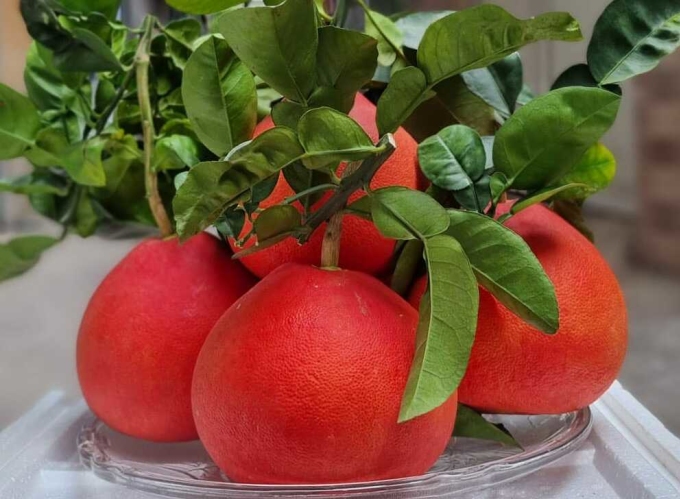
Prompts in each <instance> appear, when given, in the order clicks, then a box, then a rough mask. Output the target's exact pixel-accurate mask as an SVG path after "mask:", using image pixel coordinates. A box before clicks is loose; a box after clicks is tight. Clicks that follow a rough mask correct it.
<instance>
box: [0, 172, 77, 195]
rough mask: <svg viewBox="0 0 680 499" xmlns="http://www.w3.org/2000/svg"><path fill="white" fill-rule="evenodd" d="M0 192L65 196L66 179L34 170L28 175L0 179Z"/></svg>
mask: <svg viewBox="0 0 680 499" xmlns="http://www.w3.org/2000/svg"><path fill="white" fill-rule="evenodd" d="M0 192H11V193H13V194H54V195H55V196H66V195H67V194H68V184H67V182H66V180H63V179H60V178H59V177H55V176H53V175H44V174H41V173H40V172H34V173H32V174H30V175H23V176H21V177H16V178H13V179H7V178H2V179H0Z"/></svg>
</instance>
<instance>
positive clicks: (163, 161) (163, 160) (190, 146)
mask: <svg viewBox="0 0 680 499" xmlns="http://www.w3.org/2000/svg"><path fill="white" fill-rule="evenodd" d="M198 154H199V151H198V144H196V142H194V141H193V140H192V139H191V138H189V137H186V136H184V135H169V136H167V137H162V138H160V139H158V140H157V141H156V145H155V147H154V149H153V160H152V166H153V169H154V170H155V171H161V170H181V169H183V168H186V167H191V166H194V165H195V164H197V163H199V162H200V159H199V157H198Z"/></svg>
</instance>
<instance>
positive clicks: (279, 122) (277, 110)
mask: <svg viewBox="0 0 680 499" xmlns="http://www.w3.org/2000/svg"><path fill="white" fill-rule="evenodd" d="M307 111H309V108H308V107H306V106H303V105H301V104H298V103H297V102H291V101H288V100H283V101H281V102H279V103H278V104H276V105H275V106H274V107H273V108H272V111H271V113H272V120H274V123H275V124H276V126H285V127H287V128H290V129H291V130H295V131H297V127H298V123H299V121H300V118H302V115H303V114H305V113H306V112H307Z"/></svg>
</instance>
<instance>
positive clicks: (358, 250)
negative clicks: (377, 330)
mask: <svg viewBox="0 0 680 499" xmlns="http://www.w3.org/2000/svg"><path fill="white" fill-rule="evenodd" d="M350 116H351V117H352V118H354V119H355V120H356V121H357V122H358V123H359V124H360V125H361V126H362V127H363V129H364V130H366V132H367V133H368V135H369V136H370V137H371V139H372V140H373V141H374V142H375V141H377V140H378V139H379V137H378V129H377V127H376V124H375V117H376V108H375V106H374V105H373V103H371V101H369V100H368V99H367V98H366V97H364V96H363V95H361V94H357V96H356V100H355V103H354V107H353V108H352V111H351V112H350ZM273 126H274V123H273V121H272V119H271V118H270V117H268V118H265V119H264V120H263V121H262V122H260V123H259V124H258V126H257V128H256V129H255V136H257V135H259V134H261V133H262V132H264V131H266V130H269V129H270V128H272V127H273ZM394 138H395V141H396V143H397V150H396V151H395V152H394V154H393V155H392V156H391V157H390V159H388V160H387V161H386V162H385V163H384V164H383V165H382V167H381V168H380V170H378V173H376V175H375V177H373V181H372V182H371V187H372V188H373V189H378V188H380V187H387V186H391V185H401V186H404V187H409V188H411V189H417V188H419V187H422V185H421V181H420V178H421V177H420V167H419V166H418V143H417V142H416V141H415V140H414V139H413V138H412V137H411V136H410V135H409V134H408V132H406V131H405V130H404V129H403V128H400V129H399V130H397V132H396V133H395V134H394ZM343 170H344V165H341V166H340V168H338V174H339V175H340V174H342V171H343ZM293 194H295V192H294V191H293V189H292V188H291V187H290V186H289V185H288V183H287V182H286V180H285V178H284V177H283V174H281V176H280V177H279V181H278V183H277V184H276V187H275V188H274V191H273V192H272V194H271V195H270V196H269V198H267V199H266V200H265V201H264V202H262V203H261V204H260V207H261V208H268V207H270V206H274V205H276V204H279V203H280V202H281V201H283V200H284V199H286V198H287V197H290V196H292V195H293ZM362 195H363V193H362V192H357V193H355V195H354V196H353V197H352V198H351V199H350V202H353V201H356V200H357V199H359V198H360V197H361V196H362ZM329 197H330V193H329V194H326V196H324V197H323V198H322V199H321V200H319V201H318V202H317V203H316V204H315V205H314V206H313V207H312V208H313V209H314V210H316V209H317V208H318V207H319V206H321V205H322V204H323V203H324V202H325V201H326V200H327V199H328V198H329ZM294 206H296V207H297V208H299V209H300V210H301V209H302V206H301V205H300V203H295V204H294ZM251 228H252V225H251V224H250V223H249V222H248V221H246V225H245V226H244V229H243V233H244V234H245V233H248V232H250V230H251ZM324 229H325V224H324V225H322V226H321V227H320V228H319V229H318V230H317V231H316V232H315V234H314V235H313V236H312V238H311V239H310V240H309V241H308V242H307V243H306V244H304V245H302V246H301V245H299V244H298V243H297V241H295V240H294V239H291V238H289V239H286V240H284V241H283V242H281V243H279V244H277V245H275V246H272V247H269V248H267V249H265V250H262V251H260V252H258V253H255V254H252V255H249V256H247V257H245V258H243V259H242V260H241V262H242V263H243V264H244V265H245V266H246V267H247V268H248V269H249V270H250V271H251V272H252V273H253V274H255V275H256V276H258V277H264V276H265V275H267V274H269V273H270V272H271V271H272V270H274V269H275V268H276V267H278V266H279V265H282V264H284V263H289V262H295V263H305V264H309V265H318V264H319V261H320V255H321V242H322V240H323V233H324ZM255 241H256V238H251V239H250V240H249V241H248V242H247V243H246V244H245V245H244V248H249V247H250V246H252V245H254V244H255ZM394 244H395V242H394V240H392V239H388V238H385V237H383V236H382V235H381V234H380V233H379V232H378V230H377V229H376V228H375V226H374V225H373V224H372V223H371V222H370V221H368V220H364V219H361V218H358V217H353V216H348V217H345V218H344V220H343V222H342V242H341V247H342V249H341V251H340V255H341V256H340V266H341V267H342V268H346V269H350V270H358V271H361V272H366V273H368V274H372V275H379V274H381V273H383V272H385V271H386V270H387V269H388V268H389V264H390V261H391V259H392V252H393V250H394ZM232 249H233V250H234V251H235V252H238V251H240V249H241V248H238V247H236V246H235V245H234V244H233V242H232Z"/></svg>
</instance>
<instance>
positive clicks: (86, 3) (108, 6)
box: [59, 0, 121, 19]
mask: <svg viewBox="0 0 680 499" xmlns="http://www.w3.org/2000/svg"><path fill="white" fill-rule="evenodd" d="M59 3H60V4H62V5H63V6H64V7H66V8H67V9H68V10H70V11H71V12H79V13H81V14H90V13H92V12H101V13H102V14H104V15H105V16H106V17H108V18H110V19H115V18H116V14H118V9H119V8H120V3H121V0H59Z"/></svg>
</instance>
